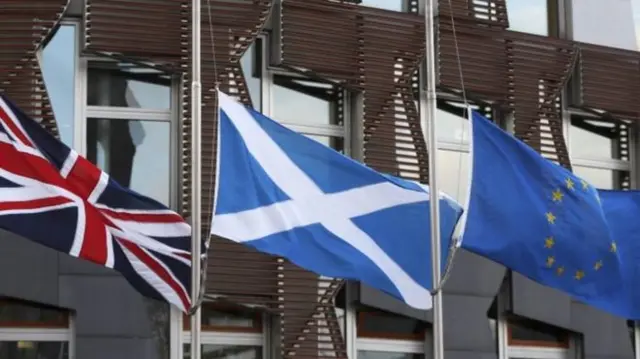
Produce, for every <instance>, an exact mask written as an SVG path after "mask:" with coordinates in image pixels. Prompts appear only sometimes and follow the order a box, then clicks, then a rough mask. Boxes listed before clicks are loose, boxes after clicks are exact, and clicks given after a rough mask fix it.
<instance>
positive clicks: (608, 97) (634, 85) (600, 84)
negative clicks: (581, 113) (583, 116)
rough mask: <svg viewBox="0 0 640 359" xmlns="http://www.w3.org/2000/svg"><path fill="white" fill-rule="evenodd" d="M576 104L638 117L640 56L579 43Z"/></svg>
mask: <svg viewBox="0 0 640 359" xmlns="http://www.w3.org/2000/svg"><path fill="white" fill-rule="evenodd" d="M578 47H579V48H580V62H579V66H578V75H579V81H578V83H579V84H580V88H579V89H578V91H579V101H578V103H577V105H579V106H584V107H588V108H592V109H600V110H605V111H607V112H610V113H611V114H612V115H614V116H620V117H631V118H634V119H637V118H639V117H640V103H639V101H638V98H640V53H638V52H636V51H626V50H619V49H612V48H606V47H602V46H594V45H589V44H583V43H579V44H578Z"/></svg>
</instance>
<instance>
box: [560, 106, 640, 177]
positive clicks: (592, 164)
mask: <svg viewBox="0 0 640 359" xmlns="http://www.w3.org/2000/svg"><path fill="white" fill-rule="evenodd" d="M572 115H579V116H582V117H585V118H589V119H593V120H594V121H600V122H606V121H605V120H603V119H601V118H598V117H597V116H595V115H593V114H589V113H585V112H583V111H577V110H573V109H569V110H568V111H565V116H564V118H563V129H562V130H563V134H564V138H565V143H566V146H567V151H568V152H569V158H570V160H571V165H572V166H575V167H583V168H591V169H601V170H610V171H621V172H629V174H630V177H631V185H632V188H633V187H635V183H637V181H636V179H635V176H636V171H635V166H634V165H633V164H634V162H635V161H636V139H637V136H636V133H635V131H634V126H633V125H632V124H629V129H628V131H629V160H628V161H626V160H620V159H614V158H612V159H606V158H589V157H577V156H573V155H572V150H571V140H572V138H571V116H572Z"/></svg>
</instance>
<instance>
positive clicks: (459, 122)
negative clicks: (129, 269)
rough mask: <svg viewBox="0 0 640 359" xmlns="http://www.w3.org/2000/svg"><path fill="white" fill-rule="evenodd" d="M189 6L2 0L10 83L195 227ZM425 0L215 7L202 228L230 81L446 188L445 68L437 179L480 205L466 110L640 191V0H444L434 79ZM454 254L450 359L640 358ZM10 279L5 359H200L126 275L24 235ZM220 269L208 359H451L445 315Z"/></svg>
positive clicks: (325, 138)
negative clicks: (438, 336) (428, 138)
mask: <svg viewBox="0 0 640 359" xmlns="http://www.w3.org/2000/svg"><path fill="white" fill-rule="evenodd" d="M190 2H191V1H190V0H84V1H83V0H38V1H35V0H0V44H2V45H3V46H0V91H1V92H3V93H6V94H7V95H8V96H10V97H11V98H12V99H13V100H14V101H15V102H16V103H17V104H18V105H19V106H20V107H22V108H23V109H24V110H25V111H26V112H28V113H29V114H31V115H32V116H33V117H34V118H36V119H38V120H40V121H41V124H42V125H43V126H44V127H45V128H47V129H48V130H50V131H52V133H54V134H55V135H57V136H58V137H59V138H60V139H61V140H62V141H63V142H65V143H66V144H68V145H69V146H71V147H73V148H74V149H76V150H77V151H78V152H79V153H81V154H82V155H84V156H86V157H87V158H89V159H90V160H92V161H93V162H94V163H96V164H98V165H99V166H100V167H101V168H103V169H105V170H106V171H108V172H109V173H110V174H111V176H112V177H114V178H115V179H116V180H117V181H119V182H120V183H121V184H123V185H126V186H128V187H131V188H133V189H134V190H136V191H139V192H140V193H143V194H145V195H149V196H151V197H153V198H155V199H157V200H159V201H160V202H163V203H165V204H167V205H168V206H170V207H172V208H174V209H176V210H178V211H180V212H181V213H182V214H183V215H184V216H185V217H188V216H189V215H190V214H189V203H190V198H189V195H190V187H189V181H190V178H191V169H190V156H191V153H190V146H191V142H190V141H191V140H190V118H189V114H190V102H191V98H190V93H189V87H190V74H189V66H190V63H191V54H190V49H191V42H190V41H191V39H190V36H191V30H190V25H189V23H190V19H191V14H190ZM424 3H425V1H424V0H203V1H202V4H203V17H202V47H203V48H202V49H203V51H202V62H203V76H204V77H203V84H204V91H203V104H204V107H203V116H204V118H203V122H204V123H203V135H202V141H203V153H202V155H203V165H204V168H203V184H204V186H205V187H204V189H205V191H204V192H205V195H204V197H203V202H204V203H203V212H204V215H203V218H202V219H201V223H205V224H206V223H210V215H211V213H210V212H211V211H210V208H211V203H212V196H211V195H210V193H211V191H210V190H211V189H212V188H213V187H212V185H213V181H214V180H215V178H214V173H213V172H214V168H215V163H214V148H215V147H214V145H215V143H214V142H215V138H214V133H215V126H216V119H215V98H214V95H215V92H214V91H212V90H213V89H214V88H215V86H216V85H220V87H221V89H222V90H223V91H225V92H227V93H229V94H231V95H233V96H235V97H237V98H238V99H239V100H240V101H242V102H244V103H245V104H247V105H251V106H253V107H254V108H256V109H258V110H260V111H261V112H263V113H264V114H266V115H268V116H270V117H272V118H274V119H276V120H278V121H280V122H281V123H283V124H285V125H286V126H287V127H290V128H292V129H294V130H296V131H299V132H301V133H303V134H305V135H307V136H310V137H312V138H314V139H316V140H318V141H320V142H321V143H324V144H325V145H327V146H331V147H332V148H335V149H336V150H338V151H341V152H343V153H345V154H346V155H349V156H351V157H353V158H354V159H357V160H359V161H363V162H365V163H366V164H367V165H369V166H371V167H373V168H375V169H377V170H380V171H383V172H387V173H391V174H394V175H398V176H402V177H405V178H408V179H413V180H420V181H423V182H425V183H428V167H427V166H428V164H427V153H426V146H425V141H424V138H423V137H422V135H421V131H420V126H419V118H418V117H419V110H420V108H421V107H422V106H423V100H421V96H420V95H421V92H422V83H423V80H424V78H425V76H437V83H438V107H439V109H438V118H437V121H438V131H439V136H438V156H439V159H440V161H439V168H438V169H437V173H438V176H439V180H440V183H441V188H442V189H443V190H444V191H445V192H447V193H448V194H450V195H451V196H453V197H454V198H457V199H458V200H459V201H461V202H462V203H464V200H465V198H466V193H467V192H466V191H467V185H468V168H467V166H468V150H469V148H468V144H469V143H468V139H469V133H468V124H467V121H466V120H465V119H464V118H463V117H462V107H463V104H464V101H465V100H467V101H469V102H470V103H472V104H473V106H474V107H475V108H476V109H478V110H480V111H482V112H483V113H485V114H486V115H487V116H488V117H489V118H492V119H493V120H494V121H496V122H497V123H499V124H500V125H501V126H503V127H504V128H505V129H508V130H510V131H513V133H514V134H515V135H516V136H518V137H519V138H521V139H523V140H524V141H525V142H527V143H528V144H529V145H530V146H532V147H533V148H534V149H536V150H538V151H539V152H540V153H542V154H543V155H544V156H546V157H548V158H549V159H551V160H553V161H556V162H558V163H559V164H561V165H563V166H565V167H567V168H570V169H572V170H573V171H574V172H575V173H576V174H578V175H579V176H581V177H583V178H585V179H587V180H589V181H590V182H591V183H593V184H594V185H596V186H597V187H599V188H621V189H630V188H636V187H637V186H638V173H637V171H636V168H637V162H638V156H637V155H636V154H637V153H638V150H637V147H638V145H637V141H636V138H637V137H638V133H637V132H638V128H637V125H636V121H637V120H638V119H639V116H640V53H639V52H638V50H639V49H640V45H639V44H640V37H638V36H639V35H640V32H638V30H640V0H616V1H611V0H610V1H602V0H439V1H438V4H437V6H438V8H437V19H436V23H437V30H436V32H435V33H434V34H432V35H433V36H434V37H435V39H436V47H437V68H438V71H437V73H436V74H425V73H424V71H422V70H421V63H422V59H423V57H424V36H425V32H424V18H423V15H421V13H422V12H423V8H424ZM636 34H638V35H636ZM34 225H37V224H34ZM204 227H205V228H203V233H208V228H206V225H204ZM400 240H401V239H399V241H400ZM454 258H455V260H454V265H453V267H452V271H451V272H450V275H449V277H448V281H447V283H446V285H445V287H444V320H445V324H444V330H445V337H444V345H445V353H446V354H445V355H446V357H447V358H449V359H466V358H474V359H476V358H483V359H484V358H486V359H492V358H496V359H497V358H505V359H506V358H514V359H515V358H520V359H529V358H531V359H538V358H539V359H547V358H548V359H552V358H553V359H555V358H558V359H561V358H562V359H574V358H589V359H595V358H602V359H617V358H640V352H638V351H636V350H635V348H636V347H637V346H638V344H640V326H638V325H637V324H636V323H634V322H631V321H627V320H625V319H623V318H618V317H614V316H611V315H608V314H606V313H603V312H601V311H599V310H596V309H594V308H591V307H588V306H586V305H583V304H581V303H579V302H576V301H573V300H572V299H571V298H569V297H568V296H566V295H564V294H562V293H560V292H558V291H555V290H552V289H549V288H545V287H542V286H540V285H538V284H536V283H533V282H532V281H530V280H528V279H526V278H524V277H522V276H520V275H518V274H516V273H511V272H510V271H508V270H506V269H505V268H504V267H502V266H500V265H498V264H496V263H493V262H491V261H488V260H485V259H483V258H480V257H478V256H475V255H473V254H470V253H467V252H464V251H460V252H458V253H456V256H455V257H454ZM0 269H2V271H1V272H2V273H5V275H2V276H0V358H9V359H14V358H16V359H23V358H24V359H26V358H29V359H31V358H46V359H50V358H51V359H53V358H56V359H68V358H75V359H84V358H92V359H102V358H122V359H127V358H149V359H152V358H166V359H178V358H188V357H189V345H188V343H189V335H190V334H189V326H188V324H189V323H188V320H186V321H185V320H184V318H183V317H182V315H181V314H180V313H179V312H177V311H175V310H173V309H170V308H169V307H168V306H167V305H165V304H163V303H159V302H156V301H153V300H150V299H146V298H143V297H141V296H140V295H138V294H137V292H135V291H134V290H133V289H132V288H131V287H130V286H129V284H128V283H127V282H126V281H125V280H124V279H123V278H122V277H121V276H120V275H118V274H117V273H114V272H112V271H109V270H106V269H104V268H101V267H99V266H96V265H93V264H91V263H87V262H84V261H81V260H77V259H74V258H69V257H68V256H65V255H61V254H57V253H55V252H53V251H51V250H48V249H46V248H41V247H39V246H37V245H36V244H33V243H31V242H29V241H26V240H25V239H22V238H18V237H16V236H14V235H12V234H9V233H4V232H3V233H2V234H1V235H0ZM425 270H426V269H425ZM206 272H207V282H206V288H207V302H206V303H205V304H204V307H203V315H202V317H203V346H204V350H203V353H204V357H205V358H241V359H254V358H255V359H258V358H260V359H270V358H305V359H306V358H310V359H315V358H325V357H327V358H347V357H350V358H364V359H386V358H397V359H401V358H416V359H417V358H430V357H431V344H430V343H431V324H430V322H431V313H430V312H429V311H418V310H414V309H411V308H409V307H407V306H405V305H404V304H402V303H401V302H399V301H397V300H395V299H393V298H391V297H390V296H388V295H385V294H384V293H381V292H379V291H377V290H374V289H372V288H369V287H367V286H364V285H361V284H359V283H351V282H349V283H345V282H343V281H341V280H336V279H333V278H322V277H318V276H317V275H314V274H312V273H309V272H307V271H304V270H302V269H299V268H297V267H295V266H293V265H292V264H290V263H288V262H286V261H285V260H283V259H282V258H276V257H271V256H267V255H262V254H258V253H256V252H254V251H252V250H249V249H246V248H244V247H241V246H240V245H237V244H233V243H231V242H229V241H226V240H224V239H222V238H213V239H212V242H211V250H210V253H209V259H208V262H207V266H206ZM425 300H427V298H425Z"/></svg>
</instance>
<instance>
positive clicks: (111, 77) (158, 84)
mask: <svg viewBox="0 0 640 359" xmlns="http://www.w3.org/2000/svg"><path fill="white" fill-rule="evenodd" d="M87 91H88V95H87V96H88V98H87V104H88V105H90V106H115V107H129V108H145V109H152V110H168V109H170V108H171V78H170V76H168V75H166V74H162V73H160V72H158V71H156V70H153V69H147V68H140V67H136V66H133V65H129V64H125V63H119V62H106V61H105V62H92V63H90V64H89V71H88V90H87Z"/></svg>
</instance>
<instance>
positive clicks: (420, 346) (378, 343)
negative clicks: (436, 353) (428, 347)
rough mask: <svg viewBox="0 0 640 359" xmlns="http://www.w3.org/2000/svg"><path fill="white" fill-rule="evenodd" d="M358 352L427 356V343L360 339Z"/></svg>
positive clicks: (357, 343)
mask: <svg viewBox="0 0 640 359" xmlns="http://www.w3.org/2000/svg"><path fill="white" fill-rule="evenodd" d="M356 347H357V351H358V352H360V351H376V352H385V353H403V354H423V355H424V354H425V350H424V349H425V343H424V341H419V340H400V339H373V338H358V340H357V341H356Z"/></svg>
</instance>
